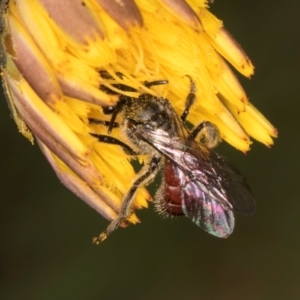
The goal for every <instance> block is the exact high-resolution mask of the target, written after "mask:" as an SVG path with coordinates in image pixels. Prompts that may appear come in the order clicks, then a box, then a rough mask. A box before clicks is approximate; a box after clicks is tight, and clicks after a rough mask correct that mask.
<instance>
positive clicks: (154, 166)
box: [93, 155, 161, 244]
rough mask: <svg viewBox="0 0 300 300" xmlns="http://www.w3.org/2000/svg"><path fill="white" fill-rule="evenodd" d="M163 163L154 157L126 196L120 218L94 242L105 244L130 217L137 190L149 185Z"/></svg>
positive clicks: (157, 157)
mask: <svg viewBox="0 0 300 300" xmlns="http://www.w3.org/2000/svg"><path fill="white" fill-rule="evenodd" d="M160 161H161V156H158V155H156V156H154V157H152V159H151V161H150V163H149V164H147V165H146V166H145V167H144V168H143V170H141V171H140V173H141V174H140V176H139V177H138V178H137V179H136V180H135V182H134V183H133V184H132V187H131V188H130V190H129V191H128V192H127V194H126V195H125V197H124V199H123V202H122V206H121V209H120V213H119V216H118V218H116V219H115V220H113V221H112V222H111V223H110V224H109V225H108V227H107V228H106V229H105V230H104V231H103V232H102V233H101V234H100V235H99V237H96V238H94V240H93V242H94V243H96V244H99V243H101V242H103V241H104V240H105V239H106V238H107V237H108V236H109V235H110V234H111V233H112V232H113V231H115V230H116V229H117V228H118V227H119V226H120V225H121V223H122V222H124V221H126V219H127V218H128V217H129V216H130V213H131V212H130V208H131V206H132V202H133V200H134V198H135V197H134V196H135V194H136V191H137V189H138V188H139V187H140V186H141V185H145V184H147V183H149V182H150V181H151V180H152V179H153V178H154V177H155V175H156V173H157V171H158V169H159V164H160Z"/></svg>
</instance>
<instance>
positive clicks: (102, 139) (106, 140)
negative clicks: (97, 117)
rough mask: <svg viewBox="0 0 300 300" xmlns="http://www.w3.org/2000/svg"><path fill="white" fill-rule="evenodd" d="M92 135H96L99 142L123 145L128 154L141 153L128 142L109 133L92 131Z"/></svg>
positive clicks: (135, 154)
mask: <svg viewBox="0 0 300 300" xmlns="http://www.w3.org/2000/svg"><path fill="white" fill-rule="evenodd" d="M90 135H91V136H93V137H95V138H97V139H98V141H99V142H101V143H106V144H113V145H118V146H121V147H122V148H123V150H124V152H125V153H126V154H128V155H132V156H137V155H139V153H138V152H136V151H134V150H133V149H132V148H131V147H129V146H128V145H127V144H125V143H123V142H122V141H120V140H118V139H116V138H114V137H112V136H108V135H103V134H96V133H90Z"/></svg>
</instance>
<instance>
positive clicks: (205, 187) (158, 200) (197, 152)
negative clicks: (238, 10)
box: [89, 71, 255, 243]
mask: <svg viewBox="0 0 300 300" xmlns="http://www.w3.org/2000/svg"><path fill="white" fill-rule="evenodd" d="M101 76H102V77H104V78H108V79H111V78H110V77H109V76H110V75H109V74H108V73H107V72H106V71H102V72H101ZM118 76H119V77H120V78H121V77H122V74H118ZM188 77H189V76H188ZM189 78H190V77H189ZM190 81H191V89H190V93H189V94H188V96H187V99H186V107H185V110H184V112H183V113H182V115H181V117H179V116H178V115H177V114H176V112H175V111H174V109H173V107H172V106H171V104H170V102H169V101H168V100H167V99H165V98H161V97H156V96H153V95H150V94H147V93H145V94H141V95H140V96H139V97H138V98H133V97H128V96H125V95H120V97H119V102H118V103H117V105H116V106H115V107H113V108H107V109H106V113H109V112H111V113H112V117H111V120H110V121H109V122H107V124H106V125H107V126H108V135H99V134H92V135H93V136H94V137H96V138H97V139H98V140H99V141H101V142H105V143H112V144H117V145H120V146H121V147H123V149H124V151H126V153H127V154H130V155H132V156H133V157H134V156H137V155H141V154H144V155H145V154H146V155H148V161H147V162H146V163H145V165H144V167H143V168H142V169H141V171H140V172H139V173H138V177H137V179H136V180H135V182H134V183H133V184H132V187H131V188H130V189H129V190H128V192H127V193H126V194H125V196H124V199H123V202H122V206H121V210H120V214H119V216H118V218H117V219H115V220H113V221H112V222H111V223H110V224H109V225H108V227H107V229H106V230H105V231H104V232H102V233H101V234H100V236H99V237H98V238H96V239H95V242H96V243H99V242H101V241H103V240H104V239H106V237H107V236H108V235H109V234H110V233H112V232H113V231H114V230H115V229H117V228H118V227H119V225H120V224H121V223H122V222H124V221H126V218H127V217H128V216H129V215H130V214H131V205H132V202H133V200H134V198H135V194H136V191H137V189H138V188H139V187H140V186H144V185H147V184H149V182H150V181H152V180H153V178H154V177H155V176H156V174H157V172H158V171H159V170H161V171H162V173H163V179H162V184H161V186H160V188H159V190H158V191H157V193H156V196H155V205H156V207H157V208H158V210H159V211H160V212H162V213H164V214H166V215H172V216H181V215H185V216H187V217H189V218H190V219H191V220H192V221H193V222H194V223H195V224H196V225H198V226H199V227H201V228H202V229H204V230H205V231H207V232H208V233H210V234H212V235H214V236H217V237H221V238H226V237H228V236H229V235H230V234H231V233H232V231H233V228H234V214H233V212H234V211H236V212H239V213H241V214H245V215H252V214H253V213H254V211H255V202H254V199H253V195H252V192H251V190H250V188H249V186H248V184H247V182H246V179H245V177H243V176H242V175H241V174H240V172H239V171H238V170H237V168H236V167H235V166H233V165H232V164H231V163H230V162H229V161H228V160H227V159H226V158H224V157H222V156H221V155H219V154H217V153H216V152H214V151H213V150H212V148H213V147H214V146H216V145H217V144H218V142H219V139H220V137H219V132H218V130H217V128H216V126H215V125H213V124H212V123H210V122H207V121H205V122H202V123H200V124H199V125H198V126H196V127H195V128H194V129H193V130H191V131H189V130H188V129H187V127H186V126H185V124H184V123H185V121H186V118H187V116H188V114H189V110H190V108H191V106H192V105H193V103H194V101H195V88H196V87H195V83H194V82H193V80H192V79H191V78H190ZM167 82H168V81H166V80H159V81H153V82H145V83H144V84H145V86H146V87H148V88H149V87H151V86H154V85H160V84H166V83H167ZM113 86H115V87H117V88H119V89H121V90H124V91H136V90H135V89H133V88H132V87H129V86H126V85H124V84H120V83H118V84H113ZM101 89H102V90H104V91H106V92H107V93H110V94H116V93H115V92H113V91H112V90H110V89H108V88H107V87H104V86H102V87H101ZM118 114H121V116H122V118H121V119H122V121H121V123H120V124H116V122H115V120H116V116H117V115H118ZM89 121H90V122H91V123H98V122H101V121H98V120H95V119H90V120H89ZM101 124H104V123H103V122H102V123H101ZM118 125H119V126H122V127H123V128H124V132H125V134H126V135H127V137H128V139H127V140H129V141H130V143H131V145H127V144H125V143H123V142H122V141H120V140H117V139H115V138H113V137H111V136H109V133H110V132H111V131H112V130H113V128H114V127H115V126H118ZM197 137H200V141H199V142H198V141H197V140H196V138H197ZM133 149H138V151H136V150H133Z"/></svg>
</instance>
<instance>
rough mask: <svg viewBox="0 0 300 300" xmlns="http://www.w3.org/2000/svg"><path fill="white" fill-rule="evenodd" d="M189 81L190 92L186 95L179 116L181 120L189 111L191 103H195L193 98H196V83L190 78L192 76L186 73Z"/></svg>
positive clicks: (184, 119) (183, 119) (184, 118)
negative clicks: (183, 107) (182, 109)
mask: <svg viewBox="0 0 300 300" xmlns="http://www.w3.org/2000/svg"><path fill="white" fill-rule="evenodd" d="M186 76H187V77H188V78H189V79H190V81H191V87H190V92H189V94H188V95H187V97H186V101H185V109H184V111H183V113H182V115H181V116H180V118H181V120H182V122H185V121H186V118H187V116H188V114H189V112H190V109H191V107H192V105H193V104H194V103H195V99H196V94H195V93H196V85H195V82H194V81H193V80H192V78H191V77H190V76H189V75H186Z"/></svg>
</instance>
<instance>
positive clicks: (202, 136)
mask: <svg viewBox="0 0 300 300" xmlns="http://www.w3.org/2000/svg"><path fill="white" fill-rule="evenodd" d="M197 136H199V141H200V143H201V144H203V145H205V146H206V147H207V148H209V149H212V148H215V147H216V146H218V144H219V143H220V141H221V137H220V132H219V129H218V128H217V126H216V125H214V124H213V123H210V122H208V121H203V122H202V123H200V124H199V125H198V126H196V127H195V128H194V129H193V130H192V132H191V133H190V134H189V136H188V139H191V140H194V139H195V138H196V137H197Z"/></svg>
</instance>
